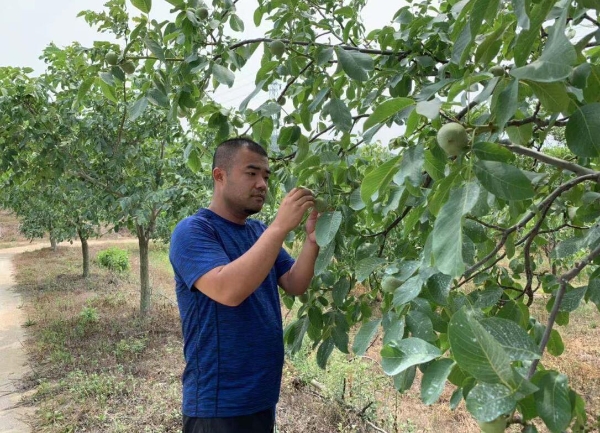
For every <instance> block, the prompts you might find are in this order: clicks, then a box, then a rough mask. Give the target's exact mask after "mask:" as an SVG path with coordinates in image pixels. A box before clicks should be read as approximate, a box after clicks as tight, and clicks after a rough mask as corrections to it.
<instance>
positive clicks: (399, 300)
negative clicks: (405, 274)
mask: <svg viewBox="0 0 600 433" xmlns="http://www.w3.org/2000/svg"><path fill="white" fill-rule="evenodd" d="M422 287H423V280H422V279H421V276H420V275H415V276H413V277H410V278H409V279H408V280H406V281H405V282H404V283H403V284H402V285H401V286H400V287H398V288H397V289H396V290H395V291H394V306H398V305H404V304H406V303H408V302H410V301H412V300H413V299H415V298H416V297H417V296H419V293H421V288H422Z"/></svg>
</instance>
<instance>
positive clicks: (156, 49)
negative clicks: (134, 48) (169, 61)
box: [144, 38, 165, 62]
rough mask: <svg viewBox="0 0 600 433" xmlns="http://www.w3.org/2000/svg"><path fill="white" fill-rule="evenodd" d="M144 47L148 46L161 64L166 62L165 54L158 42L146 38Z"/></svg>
mask: <svg viewBox="0 0 600 433" xmlns="http://www.w3.org/2000/svg"><path fill="white" fill-rule="evenodd" d="M144 45H146V48H148V49H149V50H150V51H151V52H152V54H154V55H155V56H156V57H157V58H158V60H160V61H161V62H164V61H165V52H164V50H163V48H162V46H161V45H160V44H159V43H158V42H156V41H155V40H153V39H150V38H145V39H144Z"/></svg>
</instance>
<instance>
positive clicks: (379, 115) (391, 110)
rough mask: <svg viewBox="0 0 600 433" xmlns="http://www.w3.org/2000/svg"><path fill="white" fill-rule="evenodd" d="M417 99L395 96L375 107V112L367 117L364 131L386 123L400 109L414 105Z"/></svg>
mask: <svg viewBox="0 0 600 433" xmlns="http://www.w3.org/2000/svg"><path fill="white" fill-rule="evenodd" d="M414 103H415V101H413V100H412V99H410V98H393V99H390V100H387V101H385V102H383V103H382V104H380V105H378V106H377V107H375V110H373V113H372V114H371V115H370V116H369V117H368V118H367V120H366V121H365V123H364V125H363V131H366V130H367V129H369V128H371V127H372V126H374V125H376V124H378V123H385V122H387V121H388V120H389V119H390V118H392V117H393V116H395V115H396V114H397V113H398V112H399V111H400V110H403V109H405V108H406V107H409V106H411V105H414Z"/></svg>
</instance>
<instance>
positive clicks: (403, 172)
mask: <svg viewBox="0 0 600 433" xmlns="http://www.w3.org/2000/svg"><path fill="white" fill-rule="evenodd" d="M424 152H425V149H424V148H423V145H422V144H417V145H416V146H413V147H409V148H408V149H406V150H405V151H404V152H403V153H402V161H401V162H400V167H399V168H398V172H397V173H396V174H395V175H394V178H393V179H394V182H395V183H396V184H397V185H403V184H404V181H405V180H406V179H408V181H409V182H410V183H411V184H412V185H413V186H418V185H420V184H421V178H422V176H423V164H424V163H425V154H424Z"/></svg>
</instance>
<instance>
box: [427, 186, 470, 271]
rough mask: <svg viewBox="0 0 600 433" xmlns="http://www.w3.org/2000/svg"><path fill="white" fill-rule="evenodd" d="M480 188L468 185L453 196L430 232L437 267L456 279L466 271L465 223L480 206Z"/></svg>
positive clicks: (452, 194)
mask: <svg viewBox="0 0 600 433" xmlns="http://www.w3.org/2000/svg"><path fill="white" fill-rule="evenodd" d="M478 197H479V188H478V187H477V186H476V185H475V184H473V183H470V184H467V185H465V186H464V187H461V188H458V189H456V190H454V191H452V192H451V193H450V197H449V198H448V201H447V202H446V203H445V204H444V206H442V208H441V210H440V212H439V214H438V216H437V218H436V220H435V223H434V226H433V230H432V232H431V235H430V236H431V238H432V239H433V241H432V245H431V246H432V253H433V261H434V265H435V267H436V268H437V269H438V270H439V271H440V272H442V273H444V274H447V275H450V276H451V277H457V276H459V275H461V274H462V273H463V272H464V271H465V264H464V261H463V256H462V245H463V239H462V238H463V232H462V221H463V217H464V215H466V214H467V213H469V212H470V211H471V209H473V207H474V206H475V204H476V203H477V199H478Z"/></svg>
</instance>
